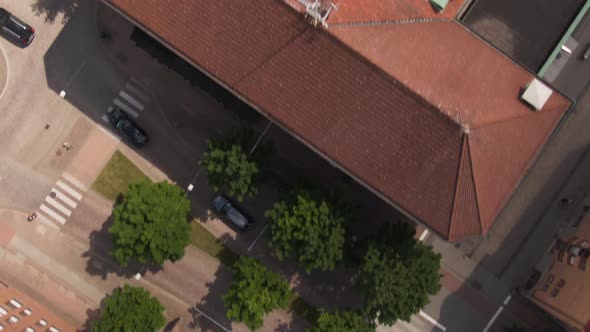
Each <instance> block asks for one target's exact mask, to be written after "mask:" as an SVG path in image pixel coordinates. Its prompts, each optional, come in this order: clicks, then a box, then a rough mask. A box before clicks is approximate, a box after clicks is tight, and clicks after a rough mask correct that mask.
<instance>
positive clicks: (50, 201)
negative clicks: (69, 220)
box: [45, 196, 72, 217]
mask: <svg viewBox="0 0 590 332" xmlns="http://www.w3.org/2000/svg"><path fill="white" fill-rule="evenodd" d="M45 202H47V203H48V204H49V205H51V206H53V207H54V208H56V209H58V210H59V212H61V213H63V214H65V215H66V216H68V217H69V216H71V215H72V211H70V209H68V208H66V207H65V206H63V205H61V204H60V203H59V202H58V201H56V200H55V199H53V198H51V197H49V196H47V197H45Z"/></svg>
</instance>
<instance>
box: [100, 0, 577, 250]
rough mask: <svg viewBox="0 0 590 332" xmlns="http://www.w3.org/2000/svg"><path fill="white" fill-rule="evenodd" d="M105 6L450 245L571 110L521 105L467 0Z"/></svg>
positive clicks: (512, 70)
mask: <svg viewBox="0 0 590 332" xmlns="http://www.w3.org/2000/svg"><path fill="white" fill-rule="evenodd" d="M104 2H105V3H107V4H108V5H110V6H111V7H113V8H114V9H116V10H117V11H118V12H119V13H121V14H122V15H124V16H125V17H127V18H128V19H129V20H130V21H132V22H133V23H134V24H136V25H137V26H138V27H140V28H141V29H143V30H144V31H145V32H147V33H148V34H150V35H151V36H153V37H154V38H156V39H157V40H159V41H160V42H161V43H162V44H164V45H165V46H166V47H168V48H169V49H171V50H172V51H174V52H175V53H176V54H177V55H179V56H181V57H182V58H183V59H185V60H186V61H188V62H189V63H191V64H192V65H193V66H195V67H196V68H198V69H199V70H201V71H202V72H204V73H206V74H207V75H208V76H210V77H211V78H213V79H214V80H216V81H218V82H219V83H220V84H222V85H223V86H224V87H226V88H227V89H228V90H230V91H231V92H232V93H234V94H236V95H237V96H239V97H240V98H241V99H243V100H244V101H246V102H247V103H249V104H250V105H251V106H252V107H254V108H255V109H257V110H258V111H259V112H261V113H262V114H264V115H265V116H267V117H268V118H270V119H271V120H272V121H274V122H275V123H276V124H278V125H279V126H281V127H282V128H283V129H285V130H286V131H288V132H289V133H290V134H292V135H293V136H294V137H296V138H297V139H299V140H300V141H301V142H303V143H304V144H306V145H307V146H309V147H310V148H311V149H313V150H314V151H316V152H317V153H318V154H320V155H321V156H322V157H324V158H325V159H328V160H329V161H330V162H332V163H333V164H335V165H337V166H338V167H339V168H340V169H342V170H343V171H344V172H346V173H347V174H349V175H350V176H351V177H352V178H354V179H355V180H356V181H358V182H359V183H361V184H363V185H364V186H365V187H367V188H368V189H370V190H371V191H372V192H374V193H376V194H377V195H378V196H379V197H381V198H382V199H383V200H385V201H386V202H388V203H389V204H391V205H393V206H394V207H396V208H397V209H399V210H400V211H402V212H403V213H404V214H406V215H407V216H409V217H410V218H411V219H413V220H415V221H416V222H418V223H421V224H423V225H425V226H426V227H427V228H429V229H430V230H432V231H434V232H436V233H437V234H439V235H440V236H441V237H443V238H445V239H447V240H449V241H456V240H460V239H462V238H465V237H470V236H481V235H483V234H485V233H486V232H487V231H488V230H489V229H490V227H491V226H492V225H493V223H494V221H495V219H496V217H497V215H498V214H499V212H500V211H501V209H502V208H503V206H504V205H505V204H506V202H507V201H508V200H509V198H510V196H511V194H512V192H513V191H514V190H515V188H516V187H517V186H518V185H519V183H520V181H521V180H522V178H523V177H524V175H525V174H526V172H527V170H528V168H529V167H531V165H532V164H533V163H534V161H535V160H536V158H537V157H538V155H539V153H540V152H541V150H542V149H543V147H544V146H545V144H546V143H547V141H548V140H549V139H550V137H551V135H552V134H553V132H554V131H555V129H556V128H557V126H558V124H559V123H560V121H561V119H562V117H563V116H564V114H565V113H566V111H567V110H568V109H569V108H570V106H571V102H570V101H569V100H568V99H567V98H566V97H565V96H563V95H562V94H560V93H558V92H556V91H552V90H551V89H548V93H547V95H545V97H547V98H546V100H544V101H543V103H542V105H540V107H539V109H538V110H534V109H533V108H532V107H531V106H530V105H529V104H527V103H526V102H524V101H523V100H522V98H521V95H522V92H523V90H524V89H525V88H526V87H527V86H528V85H529V84H530V83H531V82H532V81H533V79H534V77H535V76H534V75H533V74H532V73H530V72H528V71H527V70H525V69H524V68H522V67H521V66H519V65H517V64H516V63H514V62H513V61H511V60H510V59H509V58H507V57H506V56H504V55H503V54H501V53H500V52H498V51H497V50H496V49H494V48H493V47H491V46H490V45H488V44H487V43H486V42H485V41H483V40H482V39H480V38H479V37H478V36H476V35H475V34H473V33H472V32H471V31H469V30H468V29H467V28H465V27H464V26H462V25H461V24H460V23H458V22H457V21H456V20H455V19H454V17H455V16H456V15H457V13H458V11H459V10H460V9H461V8H462V6H463V5H464V1H463V0H450V1H449V2H448V4H447V5H446V8H445V9H444V10H443V11H442V12H440V11H438V10H437V9H436V7H435V6H433V5H431V3H430V2H428V1H426V0H338V1H336V0H333V1H332V2H330V1H328V0H319V1H315V0H256V1H240V0H217V1H195V0H176V1H171V0H104ZM437 2H438V3H444V2H445V1H440V0H439V1H437ZM539 83H540V82H539ZM540 85H541V86H544V85H543V83H540Z"/></svg>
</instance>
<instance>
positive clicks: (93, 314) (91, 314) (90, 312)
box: [80, 301, 102, 332]
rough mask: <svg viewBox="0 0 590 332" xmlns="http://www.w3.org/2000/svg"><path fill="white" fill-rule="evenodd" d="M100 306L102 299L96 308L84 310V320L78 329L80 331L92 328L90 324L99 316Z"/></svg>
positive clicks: (84, 331) (83, 331)
mask: <svg viewBox="0 0 590 332" xmlns="http://www.w3.org/2000/svg"><path fill="white" fill-rule="evenodd" d="M101 307H102V301H101V305H100V306H99V308H98V309H87V310H86V321H85V322H84V325H82V327H81V328H80V331H82V332H86V331H91V329H92V324H93V323H94V321H95V320H97V319H98V318H99V317H100V310H101V309H100V308H101Z"/></svg>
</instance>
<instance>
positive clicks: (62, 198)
mask: <svg viewBox="0 0 590 332" xmlns="http://www.w3.org/2000/svg"><path fill="white" fill-rule="evenodd" d="M51 191H53V192H54V193H55V194H56V195H57V196H56V197H57V198H58V199H59V200H60V201H62V202H64V203H66V204H67V205H69V206H70V207H71V208H72V209H75V208H76V206H78V203H76V202H74V201H73V200H71V199H70V198H69V197H68V196H66V195H64V194H62V193H61V191H59V190H57V189H55V188H51Z"/></svg>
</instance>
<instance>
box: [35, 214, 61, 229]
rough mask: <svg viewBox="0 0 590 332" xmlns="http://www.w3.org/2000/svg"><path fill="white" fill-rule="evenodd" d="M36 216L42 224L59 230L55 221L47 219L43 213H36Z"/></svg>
mask: <svg viewBox="0 0 590 332" xmlns="http://www.w3.org/2000/svg"><path fill="white" fill-rule="evenodd" d="M37 218H38V219H39V221H40V222H41V223H42V224H43V225H46V226H49V227H51V228H53V229H54V230H56V231H59V230H60V228H59V227H58V226H57V225H56V224H55V223H53V222H51V221H50V220H49V219H47V218H46V217H45V216H44V215H42V214H38V215H37Z"/></svg>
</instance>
